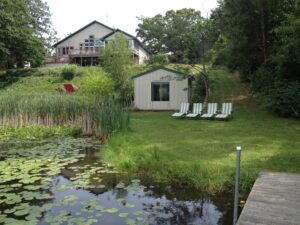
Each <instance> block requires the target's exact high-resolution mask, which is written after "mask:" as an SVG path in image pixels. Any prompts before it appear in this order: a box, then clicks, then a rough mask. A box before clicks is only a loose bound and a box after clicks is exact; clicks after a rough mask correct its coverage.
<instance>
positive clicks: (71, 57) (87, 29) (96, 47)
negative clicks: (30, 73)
mask: <svg viewBox="0 0 300 225" xmlns="http://www.w3.org/2000/svg"><path fill="white" fill-rule="evenodd" d="M116 33H121V34H123V35H124V36H125V37H126V38H127V39H128V46H129V47H130V48H131V49H132V55H133V57H134V59H135V62H136V63H138V64H142V63H144V62H145V60H147V59H148V58H149V54H148V52H147V51H146V50H145V49H144V48H143V45H142V43H141V42H140V41H139V40H138V39H137V38H136V37H134V36H132V35H130V34H128V33H126V32H124V31H122V30H120V29H113V28H111V27H108V26H106V25H104V24H102V23H100V22H98V21H93V22H91V23H89V24H88V25H86V26H84V27H82V28H81V29H79V30H78V31H76V32H74V33H72V34H70V35H69V36H67V37H66V38H64V39H62V40H60V41H59V42H57V43H56V44H54V45H53V47H54V48H55V57H56V59H55V62H57V63H77V64H79V65H82V66H86V65H95V64H98V63H99V55H100V52H101V49H102V48H105V45H106V44H107V43H108V42H109V41H110V40H111V39H112V38H113V37H114V35H115V34H116Z"/></svg>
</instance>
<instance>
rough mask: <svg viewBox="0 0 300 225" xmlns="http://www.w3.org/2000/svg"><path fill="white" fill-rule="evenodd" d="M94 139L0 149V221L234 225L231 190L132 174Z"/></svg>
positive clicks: (12, 144) (32, 224) (14, 223)
mask: <svg viewBox="0 0 300 225" xmlns="http://www.w3.org/2000/svg"><path fill="white" fill-rule="evenodd" d="M96 149H100V145H99V143H98V142H97V141H95V140H92V139H82V138H78V139H73V138H64V139H52V140H51V141H50V140H45V141H30V142H17V141H15V142H6V143H2V144H1V146H0V224H5V225H6V224H12V225H18V224H22V225H35V224H41V225H44V224H52V225H58V224H70V225H72V224H74V225H75V224H80V225H81V224H82V225H89V224H104V225H106V224H107V225H109V224H114V225H115V224H116V225H119V224H120V225H122V224H124V225H126V224H127V225H135V224H140V225H146V224H149V225H150V224H151V225H159V224H170V225H176V224H178V225H179V224H180V225H185V224H186V225H190V224H205V225H214V224H215V225H217V224H224V225H226V224H231V222H232V205H231V202H232V195H231V194H226V195H225V194H223V195H222V196H207V195H203V194H201V193H199V192H198V191H195V190H190V189H185V188H178V187H172V186H170V185H166V184H159V183H152V182H150V181H149V180H146V179H145V180H140V179H129V178H128V177H127V176H125V175H124V174H123V175H122V174H120V173H118V172H117V171H116V170H115V169H114V168H113V167H112V166H111V165H107V164H104V163H102V162H101V159H100V158H99V157H98V154H97V150H96Z"/></svg>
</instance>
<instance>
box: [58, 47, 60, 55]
mask: <svg viewBox="0 0 300 225" xmlns="http://www.w3.org/2000/svg"><path fill="white" fill-rule="evenodd" d="M57 55H58V56H60V48H57Z"/></svg>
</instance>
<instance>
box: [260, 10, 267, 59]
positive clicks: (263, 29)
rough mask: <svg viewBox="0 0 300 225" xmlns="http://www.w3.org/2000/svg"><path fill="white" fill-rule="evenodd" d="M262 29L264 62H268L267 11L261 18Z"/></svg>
mask: <svg viewBox="0 0 300 225" xmlns="http://www.w3.org/2000/svg"><path fill="white" fill-rule="evenodd" d="M260 28H261V41H262V52H263V57H264V62H263V63H265V62H266V61H267V51H266V48H267V42H266V24H265V11H264V10H262V15H261V17H260Z"/></svg>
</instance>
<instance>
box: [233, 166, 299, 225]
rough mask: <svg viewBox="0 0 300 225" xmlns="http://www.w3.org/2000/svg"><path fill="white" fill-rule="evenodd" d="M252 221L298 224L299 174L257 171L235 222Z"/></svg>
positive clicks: (240, 224)
mask: <svg viewBox="0 0 300 225" xmlns="http://www.w3.org/2000/svg"><path fill="white" fill-rule="evenodd" d="M299 166H300V165H299ZM254 224H255V225H300V175H297V174H288V173H262V174H261V175H260V177H259V178H258V179H257V180H256V182H255V184H254V186H253V188H252V191H251V192H250V195H249V197H248V199H247V202H246V204H245V206H244V208H243V211H242V213H241V215H240V217H239V219H238V222H237V225H254Z"/></svg>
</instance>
